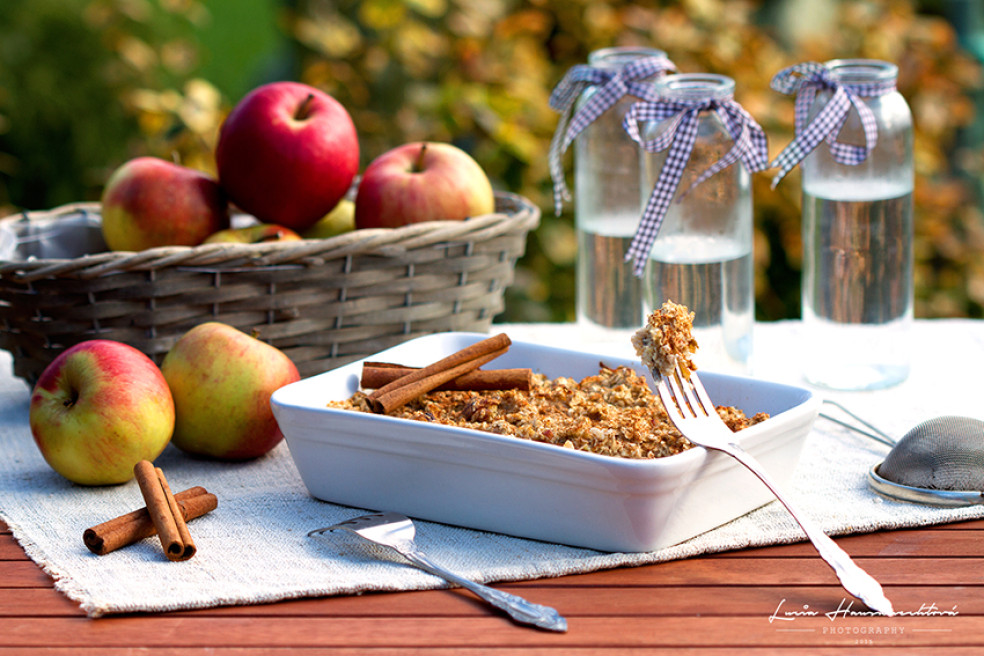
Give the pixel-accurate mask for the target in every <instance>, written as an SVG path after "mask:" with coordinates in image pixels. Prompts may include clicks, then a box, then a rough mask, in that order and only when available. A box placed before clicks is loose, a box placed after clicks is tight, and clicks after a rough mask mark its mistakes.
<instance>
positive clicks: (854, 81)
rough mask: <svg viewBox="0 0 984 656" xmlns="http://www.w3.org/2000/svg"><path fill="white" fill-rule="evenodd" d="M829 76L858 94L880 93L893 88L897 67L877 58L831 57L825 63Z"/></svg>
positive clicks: (897, 74) (897, 71) (896, 78)
mask: <svg viewBox="0 0 984 656" xmlns="http://www.w3.org/2000/svg"><path fill="white" fill-rule="evenodd" d="M825 66H826V67H827V68H828V69H829V70H830V73H831V76H832V77H833V78H834V79H835V80H837V81H838V82H840V83H841V84H843V85H844V86H845V87H847V88H848V89H849V90H852V91H854V92H855V93H858V95H880V93H886V92H888V91H890V90H894V89H895V83H896V81H897V80H898V77H899V67H898V66H896V65H895V64H892V63H890V62H886V61H881V60H878V59H833V60H831V61H829V62H827V63H826V64H825Z"/></svg>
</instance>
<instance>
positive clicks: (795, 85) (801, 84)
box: [769, 62, 895, 188]
mask: <svg viewBox="0 0 984 656" xmlns="http://www.w3.org/2000/svg"><path fill="white" fill-rule="evenodd" d="M771 86H772V88H773V89H775V90H776V91H779V92H780V93H785V94H787V95H789V94H792V93H795V94H796V105H795V111H794V115H795V122H796V123H795V127H796V137H795V138H794V139H793V141H792V142H790V144H789V145H788V146H786V147H785V148H784V149H783V151H782V152H781V153H779V156H778V157H776V159H775V160H774V161H773V162H772V163H771V164H770V165H769V166H770V167H779V172H778V173H777V174H776V176H775V177H774V178H773V179H772V187H773V188H775V187H776V185H778V184H779V181H780V180H782V178H783V176H785V175H786V174H787V173H789V171H790V170H792V168H793V167H794V166H796V165H797V164H799V163H800V162H801V161H802V160H803V158H805V157H806V156H807V155H809V154H810V153H811V152H812V151H813V149H814V148H816V147H817V146H818V145H820V142H821V141H823V140H826V141H827V144H828V146H829V147H830V153H831V155H833V157H834V159H835V160H836V161H838V162H840V163H841V164H847V165H849V166H855V165H857V164H860V163H861V162H863V161H864V160H865V159H866V158H867V157H868V153H870V152H871V151H872V149H874V147H875V145H876V144H877V143H878V123H877V121H876V119H875V115H874V113H873V112H872V111H871V108H869V107H868V105H866V104H865V102H864V101H863V100H861V98H862V97H868V98H871V97H875V96H881V95H884V94H886V93H891V92H892V91H894V90H895V81H894V80H885V81H880V82H873V83H864V84H844V83H843V82H840V81H838V80H837V79H836V78H834V76H833V75H832V74H831V72H830V69H829V68H827V67H826V66H824V65H823V64H818V63H816V62H805V63H802V64H797V65H795V66H790V67H789V68H784V69H783V70H781V71H779V72H778V73H776V74H775V76H774V77H773V78H772V82H771ZM820 90H829V91H831V92H833V95H832V96H831V98H830V100H828V101H827V103H826V104H825V105H824V106H823V108H822V109H821V110H820V111H819V112H818V113H817V115H816V116H815V117H813V121H811V122H810V124H809V125H806V118H807V114H808V113H809V111H810V107H811V106H812V105H813V101H814V99H815V98H816V95H817V92H818V91H820ZM852 106H853V107H854V109H855V110H856V111H857V113H858V116H859V117H860V119H861V127H862V128H863V130H864V138H865V145H864V146H858V145H854V144H846V143H841V142H840V141H837V133H838V132H840V129H841V126H842V125H844V121H845V120H846V119H847V114H848V112H849V111H850V109H851V107H852Z"/></svg>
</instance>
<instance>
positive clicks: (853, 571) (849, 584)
mask: <svg viewBox="0 0 984 656" xmlns="http://www.w3.org/2000/svg"><path fill="white" fill-rule="evenodd" d="M720 450H721V451H724V452H726V453H727V454H728V455H730V456H732V457H733V458H735V459H737V460H738V461H739V462H741V464H743V465H744V466H745V467H746V468H748V470H749V471H751V472H752V473H753V474H755V475H756V476H757V477H758V479H759V480H760V481H762V482H763V483H764V484H765V486H766V487H768V488H769V490H771V491H772V494H774V495H775V497H776V498H777V499H778V500H779V502H780V503H781V504H782V505H783V506H785V507H786V510H788V511H789V514H790V515H792V516H793V519H795V520H796V522H797V523H798V524H799V525H800V527H801V528H802V529H803V532H804V533H806V537H807V538H809V540H810V542H812V543H813V546H814V547H815V548H816V550H817V553H819V554H820V557H821V558H823V559H824V561H825V562H826V563H827V564H828V565H830V567H831V568H832V569H833V570H834V573H836V574H837V578H838V579H840V582H841V584H842V585H843V586H844V589H845V590H847V591H848V592H850V593H851V594H852V595H854V596H856V597H858V598H859V599H861V600H862V601H863V602H865V603H866V604H867V605H868V606H870V607H871V608H873V609H874V610H877V611H879V612H881V613H883V614H885V615H892V614H893V613H894V610H893V608H892V603H891V602H890V601H889V600H888V598H887V597H885V593H884V592H883V591H882V587H881V584H879V583H878V581H876V580H875V579H874V578H873V577H872V576H871V575H870V574H868V573H867V572H866V571H864V570H863V569H861V567H860V566H858V564H857V563H855V562H854V560H852V559H851V556H850V555H848V553H847V552H846V551H844V550H843V549H841V548H840V547H839V546H837V543H836V542H834V541H833V540H831V539H830V537H829V536H828V535H827V534H826V533H824V532H823V529H822V528H820V525H819V524H817V523H816V522H814V521H813V519H812V518H810V516H809V515H807V514H806V513H804V512H803V511H802V510H801V509H800V508H798V507H797V506H796V505H795V504H793V502H792V501H791V500H790V499H789V498H788V497H787V496H786V495H785V494H784V493H783V491H782V490H781V489H780V488H779V486H778V485H776V484H775V483H774V482H773V481H772V478H771V477H770V476H769V475H768V474H767V473H766V471H765V469H764V468H763V467H762V465H760V464H759V462H758V460H756V459H755V458H754V457H753V456H752V455H751V454H750V453H748V452H747V451H745V450H744V449H743V448H742V447H741V446H740V445H738V444H736V443H735V442H734V441H730V440H729V442H728V444H727V448H724V447H720Z"/></svg>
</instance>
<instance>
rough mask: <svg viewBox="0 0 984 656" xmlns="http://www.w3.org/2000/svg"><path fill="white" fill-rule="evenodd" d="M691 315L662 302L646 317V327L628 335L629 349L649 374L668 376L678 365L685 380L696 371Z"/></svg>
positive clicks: (675, 306) (678, 307)
mask: <svg viewBox="0 0 984 656" xmlns="http://www.w3.org/2000/svg"><path fill="white" fill-rule="evenodd" d="M693 327H694V313H693V312H688V311H687V308H685V307H684V306H682V305H677V304H676V303H674V302H673V301H666V302H665V303H663V307H661V308H660V309H658V310H656V311H655V312H653V313H652V314H650V315H649V318H648V319H647V320H646V325H645V326H643V327H642V328H640V329H639V330H637V331H636V333H635V334H634V335H633V336H632V346H634V347H635V350H636V354H637V355H639V356H640V357H641V358H642V363H643V364H644V365H646V367H648V368H649V370H650V371H652V372H653V375H654V376H655V375H656V373H657V372H658V373H659V374H661V375H663V376H670V375H672V374H673V370H674V369H675V368H676V367H677V365H679V366H680V371H681V372H682V373H683V375H684V376H685V377H687V378H689V377H690V372H692V371H697V365H695V364H694V361H693V359H692V358H691V356H692V355H693V354H694V353H695V352H696V351H697V340H696V339H694V337H693V334H692V332H691V331H692V330H693Z"/></svg>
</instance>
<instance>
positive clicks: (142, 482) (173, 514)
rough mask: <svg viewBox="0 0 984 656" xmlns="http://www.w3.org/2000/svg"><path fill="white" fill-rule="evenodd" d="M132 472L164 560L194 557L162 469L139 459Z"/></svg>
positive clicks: (189, 540)
mask: <svg viewBox="0 0 984 656" xmlns="http://www.w3.org/2000/svg"><path fill="white" fill-rule="evenodd" d="M133 473H134V475H135V477H136V479H137V485H139V486H140V493H141V494H142V495H143V498H144V503H146V504H147V513H148V514H149V515H150V519H151V521H153V523H154V528H155V529H156V530H157V536H158V537H159V538H160V539H161V546H162V547H164V553H165V555H167V558H168V560H188V559H189V558H191V557H192V556H194V555H195V551H196V549H195V543H194V541H192V539H191V533H189V531H188V524H187V523H185V519H184V515H183V514H182V513H181V509H180V508H179V506H178V502H177V501H176V500H175V498H174V495H173V494H171V488H170V487H168V484H167V479H166V478H164V472H162V471H161V470H160V468H159V467H158V468H155V467H154V465H153V464H151V463H150V462H149V461H147V460H141V461H140V462H138V463H137V464H136V465H135V466H134V468H133Z"/></svg>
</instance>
